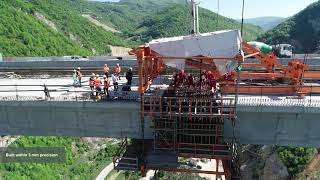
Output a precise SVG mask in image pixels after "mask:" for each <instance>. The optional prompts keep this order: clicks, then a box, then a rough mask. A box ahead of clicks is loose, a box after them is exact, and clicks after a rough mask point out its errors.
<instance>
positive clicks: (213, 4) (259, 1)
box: [96, 0, 317, 19]
mask: <svg viewBox="0 0 320 180" xmlns="http://www.w3.org/2000/svg"><path fill="white" fill-rule="evenodd" d="M96 1H112V2H114V1H115V2H116V1H119V0H96ZM159 1H161V0H159ZM197 1H198V2H200V6H201V7H204V8H207V9H210V10H211V11H213V12H217V9H218V0H197ZM316 1H317V0H245V13H244V18H245V19H247V18H255V17H264V16H277V17H290V16H292V15H294V14H296V13H298V12H299V11H301V10H303V9H304V8H306V7H307V6H308V5H310V4H311V3H313V2H316ZM241 10H242V0H220V8H219V14H221V15H223V16H226V17H229V18H233V19H241Z"/></svg>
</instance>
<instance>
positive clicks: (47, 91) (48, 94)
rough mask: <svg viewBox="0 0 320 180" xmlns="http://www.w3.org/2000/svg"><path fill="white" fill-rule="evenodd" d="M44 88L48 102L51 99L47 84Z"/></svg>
mask: <svg viewBox="0 0 320 180" xmlns="http://www.w3.org/2000/svg"><path fill="white" fill-rule="evenodd" d="M43 86H44V89H43V92H44V96H45V99H46V100H48V99H50V91H49V89H48V88H47V86H46V85H45V84H44V85H43Z"/></svg>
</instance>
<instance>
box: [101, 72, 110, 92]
mask: <svg viewBox="0 0 320 180" xmlns="http://www.w3.org/2000/svg"><path fill="white" fill-rule="evenodd" d="M109 87H110V80H109V78H108V77H107V76H106V75H104V76H103V92H104V94H105V95H107V97H109Z"/></svg>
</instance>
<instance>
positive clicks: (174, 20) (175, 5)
mask: <svg viewBox="0 0 320 180" xmlns="http://www.w3.org/2000/svg"><path fill="white" fill-rule="evenodd" d="M89 4H90V6H89V8H88V11H91V12H92V13H94V14H96V15H97V16H99V17H101V21H103V22H104V23H107V24H110V25H111V26H114V27H116V28H117V29H121V30H122V32H123V34H124V36H126V37H127V38H129V39H130V40H133V41H136V42H140V43H141V42H147V41H149V40H151V39H154V38H159V37H167V36H177V35H186V34H190V32H191V10H190V4H187V3H186V1H185V0H164V1H158V0H122V1H120V2H119V3H97V2H91V3H89ZM217 17H218V19H217ZM221 29H240V23H238V22H237V21H235V20H233V19H228V18H225V17H223V16H217V14H216V13H214V12H212V11H209V10H206V9H203V8H200V31H201V32H209V31H215V30H221ZM262 32H263V30H262V29H261V28H259V27H257V26H254V25H248V24H246V25H245V31H244V34H245V39H246V40H253V39H256V37H257V36H258V35H260V34H261V33H262Z"/></svg>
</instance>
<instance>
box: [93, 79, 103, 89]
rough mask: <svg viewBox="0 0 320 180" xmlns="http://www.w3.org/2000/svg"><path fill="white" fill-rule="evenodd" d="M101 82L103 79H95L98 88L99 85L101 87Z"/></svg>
mask: <svg viewBox="0 0 320 180" xmlns="http://www.w3.org/2000/svg"><path fill="white" fill-rule="evenodd" d="M100 84H101V80H100V79H99V78H96V79H95V80H94V86H95V87H96V88H98V87H100Z"/></svg>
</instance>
